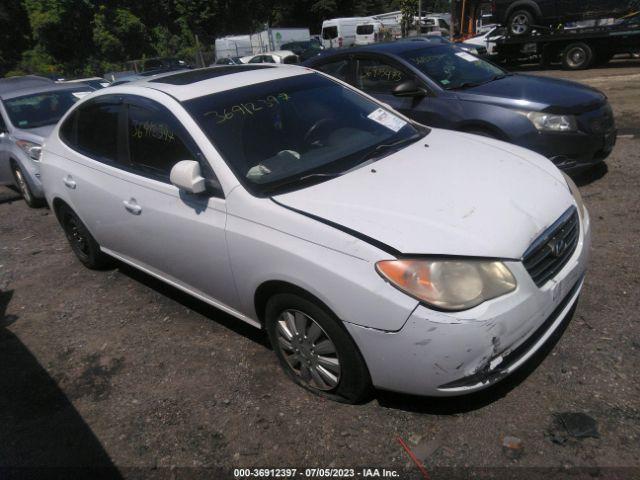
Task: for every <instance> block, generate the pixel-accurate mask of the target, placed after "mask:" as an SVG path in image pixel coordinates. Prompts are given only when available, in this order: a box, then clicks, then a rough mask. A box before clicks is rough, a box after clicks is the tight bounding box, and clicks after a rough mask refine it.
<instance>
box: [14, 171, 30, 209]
mask: <svg viewBox="0 0 640 480" xmlns="http://www.w3.org/2000/svg"><path fill="white" fill-rule="evenodd" d="M13 173H14V174H15V176H16V183H17V184H18V188H19V189H20V193H21V194H22V196H23V197H24V199H25V200H26V201H27V203H30V202H31V192H30V191H29V186H28V185H27V182H26V180H25V179H24V177H23V176H22V171H21V170H20V169H19V168H17V167H16V168H15V169H14V171H13Z"/></svg>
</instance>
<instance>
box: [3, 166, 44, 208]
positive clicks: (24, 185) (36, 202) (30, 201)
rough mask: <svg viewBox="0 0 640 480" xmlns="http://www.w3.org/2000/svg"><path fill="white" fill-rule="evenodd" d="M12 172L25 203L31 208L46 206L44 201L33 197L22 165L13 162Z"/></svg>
mask: <svg viewBox="0 0 640 480" xmlns="http://www.w3.org/2000/svg"><path fill="white" fill-rule="evenodd" d="M11 172H12V173H13V179H14V181H15V183H16V186H17V187H18V190H20V194H21V195H22V198H24V202H25V203H26V204H27V205H28V206H29V207H31V208H40V207H42V206H44V200H42V199H41V198H37V197H35V196H34V195H33V192H32V191H31V187H30V186H29V182H27V178H26V176H25V175H24V172H23V171H22V168H20V165H18V164H16V163H13V162H12V163H11Z"/></svg>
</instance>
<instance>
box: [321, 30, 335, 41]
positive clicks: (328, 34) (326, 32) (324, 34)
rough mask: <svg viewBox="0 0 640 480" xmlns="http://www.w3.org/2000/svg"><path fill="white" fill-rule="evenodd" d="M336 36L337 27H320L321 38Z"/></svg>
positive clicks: (326, 38)
mask: <svg viewBox="0 0 640 480" xmlns="http://www.w3.org/2000/svg"><path fill="white" fill-rule="evenodd" d="M337 36H338V27H324V28H323V29H322V38H324V39H325V40H330V39H332V38H337Z"/></svg>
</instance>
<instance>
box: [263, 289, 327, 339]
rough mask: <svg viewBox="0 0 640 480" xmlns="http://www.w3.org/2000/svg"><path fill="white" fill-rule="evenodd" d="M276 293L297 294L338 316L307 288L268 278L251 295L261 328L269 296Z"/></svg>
mask: <svg viewBox="0 0 640 480" xmlns="http://www.w3.org/2000/svg"><path fill="white" fill-rule="evenodd" d="M278 293H292V294H295V295H299V296H301V297H302V298H306V299H307V300H309V301H312V302H315V303H317V304H318V305H320V306H321V307H322V308H325V309H326V310H327V311H328V312H331V314H332V315H334V316H335V317H336V318H338V317H337V315H336V314H335V313H334V310H333V309H332V308H331V307H330V306H329V305H327V304H326V303H325V302H324V301H322V300H321V299H320V298H318V296H317V295H314V294H313V293H311V292H309V291H308V290H306V289H304V288H302V287H300V286H298V285H295V284H293V283H291V282H288V281H284V280H268V281H266V282H263V283H261V284H260V285H259V286H258V288H257V289H256V291H255V293H254V296H253V304H254V308H255V311H256V316H257V318H258V321H259V322H260V324H261V325H262V327H263V328H264V325H265V320H266V319H265V309H266V307H267V302H268V301H269V299H270V298H271V297H273V296H274V295H277V294H278Z"/></svg>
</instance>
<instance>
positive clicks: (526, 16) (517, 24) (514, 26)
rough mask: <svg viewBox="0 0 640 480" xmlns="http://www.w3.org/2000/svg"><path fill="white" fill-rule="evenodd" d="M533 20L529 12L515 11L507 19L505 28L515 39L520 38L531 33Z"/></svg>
mask: <svg viewBox="0 0 640 480" xmlns="http://www.w3.org/2000/svg"><path fill="white" fill-rule="evenodd" d="M534 22H535V18H534V17H533V15H532V14H531V12H530V11H529V10H516V11H515V12H513V13H512V14H511V16H510V17H509V21H508V22H507V26H508V29H509V33H510V34H511V35H514V36H516V37H522V36H524V35H528V34H529V33H531V30H532V29H533V24H534Z"/></svg>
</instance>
